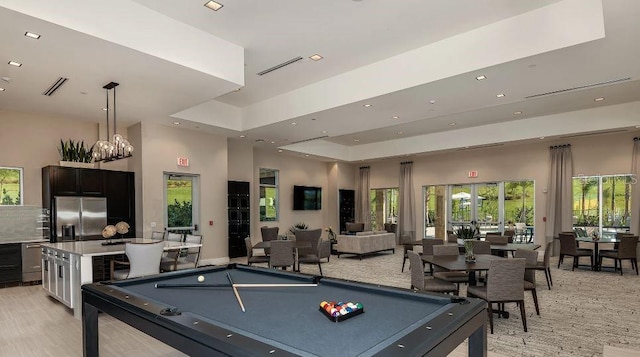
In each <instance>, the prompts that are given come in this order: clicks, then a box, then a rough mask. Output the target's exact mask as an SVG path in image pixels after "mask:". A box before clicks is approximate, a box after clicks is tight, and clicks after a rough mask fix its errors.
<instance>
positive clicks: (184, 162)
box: [178, 157, 189, 167]
mask: <svg viewBox="0 0 640 357" xmlns="http://www.w3.org/2000/svg"><path fill="white" fill-rule="evenodd" d="M178 166H184V167H188V166H189V158H188V157H179V158H178Z"/></svg>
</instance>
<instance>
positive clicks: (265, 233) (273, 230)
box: [260, 226, 280, 255]
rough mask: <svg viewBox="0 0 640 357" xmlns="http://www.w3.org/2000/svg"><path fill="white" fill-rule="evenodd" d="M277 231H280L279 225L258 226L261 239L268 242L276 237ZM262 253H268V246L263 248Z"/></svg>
mask: <svg viewBox="0 0 640 357" xmlns="http://www.w3.org/2000/svg"><path fill="white" fill-rule="evenodd" d="M278 231H280V228H279V227H267V226H262V227H260V235H261V236H262V241H263V242H268V241H272V240H276V239H278ZM264 254H265V255H269V248H264Z"/></svg>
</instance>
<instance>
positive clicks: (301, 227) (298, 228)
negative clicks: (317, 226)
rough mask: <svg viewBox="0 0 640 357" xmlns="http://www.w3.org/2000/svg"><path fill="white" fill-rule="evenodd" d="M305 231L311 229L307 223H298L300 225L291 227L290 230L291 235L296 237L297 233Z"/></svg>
mask: <svg viewBox="0 0 640 357" xmlns="http://www.w3.org/2000/svg"><path fill="white" fill-rule="evenodd" d="M305 229H309V226H307V224H306V223H303V222H298V223H296V224H294V225H293V226H291V228H289V233H291V234H293V235H295V234H296V231H301V230H305Z"/></svg>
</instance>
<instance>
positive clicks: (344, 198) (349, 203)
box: [339, 190, 356, 232]
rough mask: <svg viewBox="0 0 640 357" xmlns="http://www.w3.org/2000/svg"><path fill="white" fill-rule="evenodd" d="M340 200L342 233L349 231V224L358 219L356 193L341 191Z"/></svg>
mask: <svg viewBox="0 0 640 357" xmlns="http://www.w3.org/2000/svg"><path fill="white" fill-rule="evenodd" d="M339 196H340V197H339V199H340V232H344V231H346V230H347V227H346V224H345V223H347V222H353V221H354V219H355V217H356V206H355V204H356V191H354V190H339Z"/></svg>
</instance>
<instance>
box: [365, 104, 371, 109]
mask: <svg viewBox="0 0 640 357" xmlns="http://www.w3.org/2000/svg"><path fill="white" fill-rule="evenodd" d="M372 106H373V104H365V105H363V107H365V108H370V107H372Z"/></svg>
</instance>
